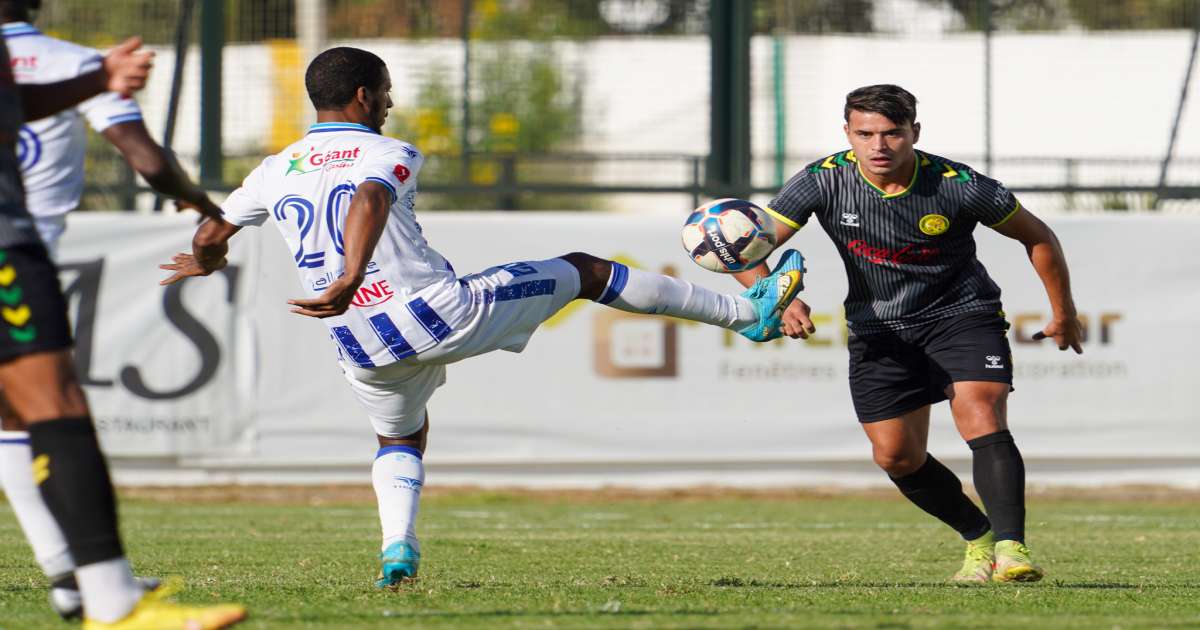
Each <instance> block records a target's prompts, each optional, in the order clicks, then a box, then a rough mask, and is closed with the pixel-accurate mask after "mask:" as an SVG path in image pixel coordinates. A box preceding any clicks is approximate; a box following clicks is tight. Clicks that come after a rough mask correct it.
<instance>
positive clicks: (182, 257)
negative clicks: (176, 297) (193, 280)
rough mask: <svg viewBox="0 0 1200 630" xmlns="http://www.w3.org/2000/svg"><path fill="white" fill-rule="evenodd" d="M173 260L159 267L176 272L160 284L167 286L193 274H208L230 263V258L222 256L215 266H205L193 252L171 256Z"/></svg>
mask: <svg viewBox="0 0 1200 630" xmlns="http://www.w3.org/2000/svg"><path fill="white" fill-rule="evenodd" d="M171 260H172V261H174V262H170V263H166V264H163V265H159V266H158V268H159V269H164V270H166V271H174V272H175V273H174V274H172V275H171V277H169V278H167V279H166V280H163V281H161V282H159V284H160V285H164V286H165V285H168V284H175V283H176V282H179V281H180V280H183V279H184V278H190V277H192V276H207V275H209V274H211V273H212V272H214V271H217V270H218V269H224V268H225V265H227V264H228V263H229V261H228V260H226V259H225V258H222V259H221V260H219V261H217V262H216V263H215V264H214V265H213V266H210V267H205V266H204V265H201V264H200V261H198V260H196V257H195V256H192V255H191V254H175V255H174V256H172V257H171Z"/></svg>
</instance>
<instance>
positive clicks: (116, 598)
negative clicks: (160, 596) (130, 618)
mask: <svg viewBox="0 0 1200 630" xmlns="http://www.w3.org/2000/svg"><path fill="white" fill-rule="evenodd" d="M75 579H76V580H77V581H78V582H79V592H80V593H82V594H83V609H84V610H85V611H87V618H88V619H91V620H93V621H100V622H103V623H114V622H117V621H120V620H121V619H124V618H125V617H126V616H127V615H128V614H129V612H130V611H131V610H133V607H134V606H136V605H137V603H138V600H140V599H141V598H142V595H143V594H144V591H142V586H141V585H140V584H138V583H137V580H135V579H134V578H133V571H132V570H131V569H130V568H129V561H128V560H126V559H125V558H123V557H122V558H113V559H112V560H105V561H103V562H97V563H95V564H89V565H87V566H83V567H79V568H77V569H75Z"/></svg>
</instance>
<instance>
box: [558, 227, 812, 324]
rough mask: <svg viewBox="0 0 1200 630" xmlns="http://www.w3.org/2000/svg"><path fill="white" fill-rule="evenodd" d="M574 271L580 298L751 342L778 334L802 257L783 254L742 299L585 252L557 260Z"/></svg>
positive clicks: (797, 286) (798, 283) (799, 281)
mask: <svg viewBox="0 0 1200 630" xmlns="http://www.w3.org/2000/svg"><path fill="white" fill-rule="evenodd" d="M562 259H563V260H565V261H567V262H568V263H570V264H571V265H572V266H574V267H575V268H576V269H577V270H578V271H579V282H580V291H579V297H580V298H581V299H586V300H592V301H595V302H599V303H600V304H604V305H607V306H611V307H613V308H616V309H619V310H622V311H628V312H631V313H644V314H652V315H670V316H672V317H679V318H682V319H688V320H692V321H697V322H702V323H705V324H711V325H713V326H720V327H722V328H729V329H731V330H735V331H737V332H739V333H741V334H742V335H745V336H746V337H748V338H750V339H753V340H754V341H769V340H771V339H775V338H777V337H779V336H780V334H781V332H780V330H779V328H780V324H781V321H782V316H783V311H784V309H785V308H787V306H788V305H789V304H791V303H792V300H794V299H795V298H796V295H797V294H799V292H800V290H801V289H802V288H803V287H804V283H803V268H804V264H803V261H804V259H803V257H801V256H800V254H799V252H796V251H794V250H789V251H788V252H785V254H784V256H783V258H782V260H781V263H780V265H779V266H778V267H777V268H776V269H775V271H774V272H773V273H772V274H771V275H770V276H768V277H766V278H763V279H761V280H759V281H758V283H757V284H755V285H754V286H753V287H751V288H750V289H749V290H747V291H746V292H744V293H743V294H742V295H726V294H723V293H717V292H715V291H710V290H708V289H705V288H704V287H701V286H698V285H695V284H692V283H691V282H687V281H684V280H680V279H678V278H672V277H670V276H665V275H662V274H657V273H650V272H647V271H642V270H640V269H632V268H630V267H627V266H625V265H623V264H621V263H619V262H614V261H611V260H605V259H603V258H597V257H595V256H592V255H590V254H584V253H578V252H576V253H571V254H567V255H565V256H562Z"/></svg>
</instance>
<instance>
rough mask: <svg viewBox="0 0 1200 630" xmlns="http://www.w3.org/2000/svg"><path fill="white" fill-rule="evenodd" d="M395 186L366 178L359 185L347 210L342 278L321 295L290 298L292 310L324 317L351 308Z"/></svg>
mask: <svg viewBox="0 0 1200 630" xmlns="http://www.w3.org/2000/svg"><path fill="white" fill-rule="evenodd" d="M393 199H394V198H393V196H392V188H391V186H390V185H388V184H384V183H383V182H382V181H376V180H374V179H371V180H367V181H365V182H363V183H362V184H360V185H359V186H358V190H357V191H356V192H355V193H354V198H353V199H352V200H351V201H350V209H349V210H348V211H347V213H346V229H345V231H344V232H343V239H344V243H345V245H344V251H345V252H346V254H345V255H346V268H345V272H344V273H343V274H342V276H341V277H340V278H338V279H337V280H335V281H333V282H332V283H330V284H329V287H328V288H327V289H325V291H324V292H322V293H321V295H320V296H319V297H316V298H312V299H307V300H288V304H291V305H292V306H295V307H296V308H293V309H292V312H293V313H296V314H298V315H307V316H309V317H316V318H325V317H332V316H334V315H341V314H342V313H345V312H346V309H348V308H350V301H351V300H353V299H354V293H355V292H356V291H358V287H359V286H360V285H362V282H363V278H365V277H366V273H367V263H369V262H371V255H372V254H374V253H375V245H377V244H378V243H379V236H380V235H381V234H383V228H384V226H386V225H387V220H388V214H389V212H390V210H391V206H392V201H393Z"/></svg>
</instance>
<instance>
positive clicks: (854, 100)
mask: <svg viewBox="0 0 1200 630" xmlns="http://www.w3.org/2000/svg"><path fill="white" fill-rule="evenodd" d="M854 110H857V111H860V112H871V113H874V114H882V115H884V116H886V117H887V119H888V120H890V121H892V122H894V123H896V124H897V125H903V124H904V123H909V124H912V123H914V122H916V121H917V97H915V96H913V95H912V92H909V91H908V90H906V89H904V88H902V87H900V86H899V85H892V84H890V83H883V84H880V85H868V86H866V87H860V88H858V89H857V90H854V91H853V92H850V93H849V94H847V95H846V111H845V117H846V122H850V112H851V111H854Z"/></svg>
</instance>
